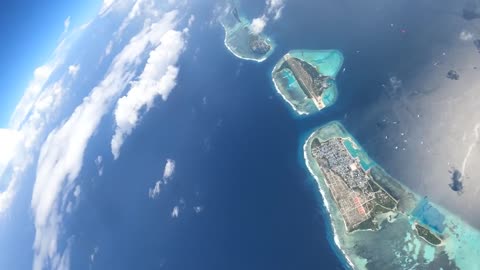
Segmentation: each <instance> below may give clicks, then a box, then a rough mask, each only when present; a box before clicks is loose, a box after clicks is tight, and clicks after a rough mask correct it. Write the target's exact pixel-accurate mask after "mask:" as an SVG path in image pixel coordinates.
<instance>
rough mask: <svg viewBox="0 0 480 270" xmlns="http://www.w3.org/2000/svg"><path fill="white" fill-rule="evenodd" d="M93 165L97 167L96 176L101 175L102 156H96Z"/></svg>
mask: <svg viewBox="0 0 480 270" xmlns="http://www.w3.org/2000/svg"><path fill="white" fill-rule="evenodd" d="M95 165H96V166H97V172H98V176H102V175H103V157H102V156H97V158H96V159H95Z"/></svg>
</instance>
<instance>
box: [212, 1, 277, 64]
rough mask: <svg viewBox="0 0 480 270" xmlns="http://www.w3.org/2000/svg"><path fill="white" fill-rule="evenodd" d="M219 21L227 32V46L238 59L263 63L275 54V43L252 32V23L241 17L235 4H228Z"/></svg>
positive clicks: (260, 34) (261, 34)
mask: <svg viewBox="0 0 480 270" xmlns="http://www.w3.org/2000/svg"><path fill="white" fill-rule="evenodd" d="M219 21H220V23H221V25H222V26H223V28H224V30H225V41H224V42H225V46H226V47H227V48H228V50H229V51H230V52H231V53H233V54H234V55H235V56H237V57H238V58H241V59H244V60H252V61H256V62H262V61H264V60H265V59H267V58H268V57H269V56H270V55H271V54H272V53H273V50H274V43H273V41H272V40H271V39H270V38H268V37H267V36H265V35H264V34H263V33H254V32H253V31H252V29H251V27H250V25H251V23H250V21H249V20H248V19H246V18H245V17H243V16H241V14H240V12H239V10H238V4H236V3H235V2H232V3H228V4H227V6H226V8H225V9H224V10H223V14H221V15H220V17H219Z"/></svg>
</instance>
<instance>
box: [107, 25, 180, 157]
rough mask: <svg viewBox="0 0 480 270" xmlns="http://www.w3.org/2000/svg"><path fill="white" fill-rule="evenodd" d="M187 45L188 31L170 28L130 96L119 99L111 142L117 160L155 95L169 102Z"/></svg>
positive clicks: (152, 53) (150, 57)
mask: <svg viewBox="0 0 480 270" xmlns="http://www.w3.org/2000/svg"><path fill="white" fill-rule="evenodd" d="M184 47H185V34H184V33H183V32H180V31H174V30H170V31H167V32H165V34H164V35H163V36H162V37H161V39H160V45H159V46H158V47H156V48H155V49H154V50H153V51H152V52H150V56H149V58H148V61H147V64H146V66H145V69H144V70H143V72H142V74H141V75H140V76H139V78H138V80H136V81H134V82H133V83H132V88H131V89H130V91H128V93H127V95H125V96H124V97H122V98H120V99H119V100H118V102H117V107H116V109H115V122H116V128H115V134H114V135H113V138H112V141H111V147H112V154H113V157H114V158H115V159H117V158H118V157H119V155H120V148H121V147H122V145H123V143H124V141H125V138H126V137H127V136H128V135H130V134H131V133H132V131H133V129H134V128H135V127H136V126H137V123H138V121H139V118H140V112H141V111H146V112H148V111H149V110H150V108H151V107H152V105H153V102H154V100H155V98H156V97H158V96H160V97H161V98H162V99H163V101H166V100H167V98H168V96H169V95H170V92H171V91H172V90H173V88H174V87H175V85H176V79H177V74H178V68H177V67H176V66H175V65H176V64H177V61H178V58H179V57H180V55H181V53H182V52H183V50H184Z"/></svg>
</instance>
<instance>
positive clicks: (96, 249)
mask: <svg viewBox="0 0 480 270" xmlns="http://www.w3.org/2000/svg"><path fill="white" fill-rule="evenodd" d="M98 251H100V248H99V247H95V248H94V249H93V252H92V254H90V262H91V263H93V262H94V261H95V257H96V256H97V254H98Z"/></svg>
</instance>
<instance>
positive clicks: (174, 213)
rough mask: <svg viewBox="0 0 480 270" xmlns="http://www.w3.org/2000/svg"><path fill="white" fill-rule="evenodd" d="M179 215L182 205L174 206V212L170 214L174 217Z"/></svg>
mask: <svg viewBox="0 0 480 270" xmlns="http://www.w3.org/2000/svg"><path fill="white" fill-rule="evenodd" d="M179 215H180V207H179V206H175V207H173V210H172V213H171V214H170V216H171V217H172V218H178V216H179Z"/></svg>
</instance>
